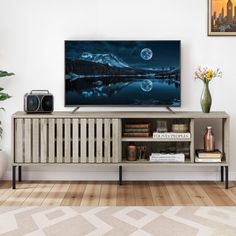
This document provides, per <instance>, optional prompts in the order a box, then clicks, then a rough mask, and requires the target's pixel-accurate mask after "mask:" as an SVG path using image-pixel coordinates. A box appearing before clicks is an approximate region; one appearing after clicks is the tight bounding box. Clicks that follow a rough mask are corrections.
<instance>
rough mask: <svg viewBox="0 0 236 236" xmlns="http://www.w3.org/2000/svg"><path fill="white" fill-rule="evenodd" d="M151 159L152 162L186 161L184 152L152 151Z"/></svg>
mask: <svg viewBox="0 0 236 236" xmlns="http://www.w3.org/2000/svg"><path fill="white" fill-rule="evenodd" d="M149 160H150V161H151V162H185V155H184V153H177V154H175V153H168V154H165V153H152V154H151V156H150V158H149Z"/></svg>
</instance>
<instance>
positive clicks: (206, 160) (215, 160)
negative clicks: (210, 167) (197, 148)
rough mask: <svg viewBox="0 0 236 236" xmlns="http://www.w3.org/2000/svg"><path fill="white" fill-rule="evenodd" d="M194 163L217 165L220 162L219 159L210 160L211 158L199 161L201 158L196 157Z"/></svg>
mask: <svg viewBox="0 0 236 236" xmlns="http://www.w3.org/2000/svg"><path fill="white" fill-rule="evenodd" d="M195 162H198V163H200V162H202V163H204V162H212V163H219V162H221V158H219V159H212V158H210V159H205V158H204V159H201V158H198V157H196V158H195Z"/></svg>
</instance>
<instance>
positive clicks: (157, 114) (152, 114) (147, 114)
mask: <svg viewBox="0 0 236 236" xmlns="http://www.w3.org/2000/svg"><path fill="white" fill-rule="evenodd" d="M12 116H13V117H15V118H150V119H151V118H187V119H190V118H204V119H208V118H209V119H211V118H228V117H229V115H228V114H227V113H226V112H225V111H219V112H210V113H202V112H198V111H191V112H186V111H178V112H175V113H174V114H173V113H170V112H161V111H140V112H137V111H124V112H104V111H103V112H86V111H78V112H75V113H71V112H53V113H50V114H27V113H25V112H21V111H19V112H16V113H14V114H13V115H12Z"/></svg>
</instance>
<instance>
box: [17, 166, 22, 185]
mask: <svg viewBox="0 0 236 236" xmlns="http://www.w3.org/2000/svg"><path fill="white" fill-rule="evenodd" d="M21 177H22V176H21V166H18V180H19V182H21V180H22V178H21Z"/></svg>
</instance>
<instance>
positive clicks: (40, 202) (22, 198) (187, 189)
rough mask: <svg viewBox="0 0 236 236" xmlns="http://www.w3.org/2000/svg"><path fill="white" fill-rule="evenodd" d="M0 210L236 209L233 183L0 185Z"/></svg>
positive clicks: (169, 182) (34, 183)
mask: <svg viewBox="0 0 236 236" xmlns="http://www.w3.org/2000/svg"><path fill="white" fill-rule="evenodd" d="M0 205H2V206H32V205H34V206H178V205H181V206H182V205H183V206H236V182H230V186H229V189H228V190H225V189H224V186H223V184H222V183H220V182H180V181H178V182H171V181H165V182H124V184H123V185H122V186H119V185H117V182H55V181H53V182H49V181H47V182H46V181H40V182H36V181H28V182H21V183H17V189H16V190H12V189H11V183H10V182H8V181H2V182H0Z"/></svg>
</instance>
